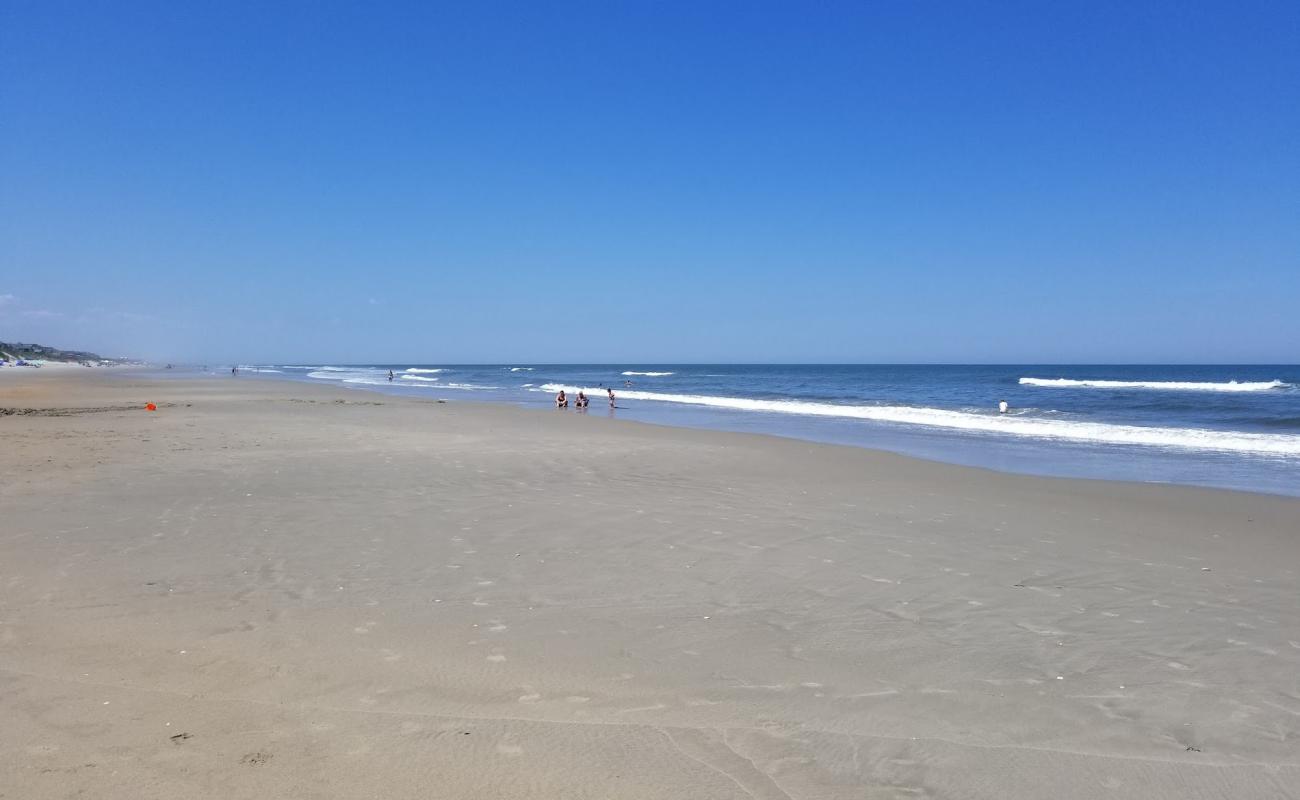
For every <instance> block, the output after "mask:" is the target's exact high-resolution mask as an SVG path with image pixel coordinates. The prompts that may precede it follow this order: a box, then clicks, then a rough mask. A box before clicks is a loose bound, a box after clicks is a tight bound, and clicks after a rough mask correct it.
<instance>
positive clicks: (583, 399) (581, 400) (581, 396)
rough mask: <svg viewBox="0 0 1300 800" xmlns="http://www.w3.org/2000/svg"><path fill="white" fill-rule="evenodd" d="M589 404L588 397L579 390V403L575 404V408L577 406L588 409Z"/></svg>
mask: <svg viewBox="0 0 1300 800" xmlns="http://www.w3.org/2000/svg"><path fill="white" fill-rule="evenodd" d="M588 402H589V401H588V400H587V395H586V394H584V393H583V392H582V391H581V390H579V391H578V401H577V402H576V403H574V406H575V407H576V408H586V407H587V403H588Z"/></svg>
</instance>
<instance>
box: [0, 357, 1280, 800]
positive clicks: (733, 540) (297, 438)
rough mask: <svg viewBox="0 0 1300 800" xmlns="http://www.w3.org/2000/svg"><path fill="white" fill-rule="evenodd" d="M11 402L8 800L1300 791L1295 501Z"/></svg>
mask: <svg viewBox="0 0 1300 800" xmlns="http://www.w3.org/2000/svg"><path fill="white" fill-rule="evenodd" d="M146 401H153V402H156V403H158V404H159V406H160V409H159V411H158V412H157V413H147V412H145V411H143V410H142V408H141V407H142V406H143V405H144V403H145V402H146ZM0 408H3V409H6V410H12V409H21V410H32V409H36V410H37V412H36V413H22V414H18V413H9V414H4V415H0V797H3V798H6V799H7V800H9V799H13V800H18V799H21V800H34V799H37V798H63V797H82V796H84V797H94V798H124V799H125V798H130V800H138V799H139V798H167V799H168V800H175V798H259V799H260V798H361V797H371V798H434V797H436V798H529V799H530V800H531V799H535V798H593V799H595V798H708V799H709V800H719V799H722V800H725V799H726V798H760V799H761V800H773V799H775V800H781V799H782V798H795V799H797V800H804V799H805V798H806V799H808V800H812V799H813V798H892V797H899V798H914V797H944V798H1093V797H1106V798H1278V797H1297V796H1300V575H1298V573H1297V570H1298V568H1300V501H1298V500H1295V499H1287V498H1280V497H1269V496H1262V495H1250V494H1243V493H1233V492H1223V491H1211V490H1201V489H1193V488H1182V487H1164V486H1146V485H1136V484H1124V483H1108V482H1090V481H1077V480H1055V479H1044V478H1033V477H1025V476H1015V475H1003V474H997V473H993V472H987V471H981V470H975V469H969V468H963V467H954V466H946V465H942V464H934V463H929V462H924V461H919V460H914V459H909V458H905V457H901V456H894V455H889V454H882V453H875V452H870V451H865V450H858V449H852V448H841V447H831V446H825V445H816V444H808V443H803V442H797V441H789V440H782V439H776V438H769V437H760V436H751V435H741V434H727V433H709V432H700V431H688V430H676V429H670V428H662V427H654V426H649V425H640V424H633V423H624V422H618V421H610V420H608V419H606V418H605V417H604V412H603V411H602V412H601V413H599V414H598V413H596V412H594V411H593V413H592V414H591V415H589V416H585V417H584V416H581V415H578V414H576V413H573V412H568V413H562V412H554V411H550V410H546V411H542V410H538V411H526V410H521V409H517V408H510V407H492V406H482V405H473V404H466V403H448V404H442V405H440V404H436V403H432V402H427V401H416V400H406V399H401V398H391V397H383V396H378V395H370V394H365V393H361V392H348V391H339V390H331V389H325V388H320V387H314V386H307V385H300V384H288V383H276V382H269V381H262V380H243V379H231V378H222V379H210V380H184V381H182V380H176V381H166V382H147V381H142V380H135V379H130V378H125V377H122V376H115V377H103V376H99V375H95V374H93V373H92V374H89V375H88V374H85V373H71V372H66V371H65V372H62V373H59V374H57V375H41V374H35V375H32V374H25V375H23V376H13V375H6V376H4V377H3V378H0Z"/></svg>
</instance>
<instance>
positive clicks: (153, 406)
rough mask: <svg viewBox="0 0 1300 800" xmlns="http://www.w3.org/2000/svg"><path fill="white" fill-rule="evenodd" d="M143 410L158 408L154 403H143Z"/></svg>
mask: <svg viewBox="0 0 1300 800" xmlns="http://www.w3.org/2000/svg"><path fill="white" fill-rule="evenodd" d="M144 410H145V411H157V410H158V406H156V405H154V404H153V403H145V404H144Z"/></svg>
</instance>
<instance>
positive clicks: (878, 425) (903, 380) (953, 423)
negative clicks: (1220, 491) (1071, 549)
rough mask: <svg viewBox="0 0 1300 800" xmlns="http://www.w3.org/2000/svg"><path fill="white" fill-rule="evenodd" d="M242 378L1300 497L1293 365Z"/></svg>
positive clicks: (597, 369)
mask: <svg viewBox="0 0 1300 800" xmlns="http://www.w3.org/2000/svg"><path fill="white" fill-rule="evenodd" d="M390 369H391V370H392V371H393V377H394V379H393V380H392V381H389V380H388V372H389V370H390ZM241 375H242V376H244V377H258V376H265V377H277V378H290V379H295V380H303V381H308V382H313V383H324V384H339V385H342V386H347V387H354V388H362V389H371V390H377V391H382V392H393V393H400V394H410V395H416V396H438V397H448V398H454V397H463V398H466V399H475V400H487V401H497V402H510V403H516V404H520V405H525V406H530V407H540V408H546V407H549V406H551V405H552V404H553V396H554V394H555V392H556V391H558V390H559V389H560V388H564V389H566V390H567V391H568V392H569V393H570V394H571V395H572V394H575V393H576V392H577V391H578V390H585V391H586V392H587V393H588V394H589V395H590V396H591V402H592V405H591V410H590V411H589V412H588V413H600V414H607V413H610V412H609V409H608V403H607V401H606V399H605V395H604V392H605V389H606V388H607V387H612V388H613V389H614V391H615V394H616V396H617V398H618V399H617V402H618V406H619V408H618V409H617V410H616V411H614V412H613V413H614V414H616V415H617V416H620V417H623V418H627V419H634V420H641V421H646V422H656V423H663V424H671V425H682V426H689V427H702V428H716V429H723V430H736V431H750V432H759V433H768V434H776V435H781V436H790V437H795V438H802V439H809V440H814V441H823V442H834V443H840V444H850V445H858V446H864V447H873V448H880V449H885V450H892V451H896V452H900V453H907V454H910V455H916V456H922V457H925V458H930V459H935V460H940V461H948V462H952V463H960V464H968V465H973V466H982V467H990V468H994V469H999V470H1005V471H1013V472H1026V473H1031V474H1043V475H1059V476H1070V477H1088V478H1113V479H1122V480H1139V481H1156V482H1170V483H1186V484H1195V485H1204V486H1218V487H1224V488H1233V489H1245V490H1250V491H1260V492H1270V493H1280V494H1293V495H1300V367H1296V366H1285V365H1273V366H1259V365H1252V366H1240V365H1236V366H1233V365H1226V366H1170V365H1148V366H1141V365H1123V366H1078V365H1071V366H1060V365H1000V366H946V365H943V366H933V365H916V366H908V365H904V366H898V365H737V364H728V365H716V364H714V365H699V364H695V365H674V364H608V365H519V364H494V365H456V364H374V365H329V364H314V365H313V364H292V365H260V366H258V365H247V366H245V367H244V368H243V369H242V371H241ZM1001 400H1005V401H1006V402H1007V404H1008V411H1007V413H1005V414H1003V413H1000V412H999V410H998V403H999V401H1001Z"/></svg>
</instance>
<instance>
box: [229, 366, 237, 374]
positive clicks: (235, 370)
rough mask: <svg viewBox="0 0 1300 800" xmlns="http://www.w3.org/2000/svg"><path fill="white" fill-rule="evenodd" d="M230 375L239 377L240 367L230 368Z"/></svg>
mask: <svg viewBox="0 0 1300 800" xmlns="http://www.w3.org/2000/svg"><path fill="white" fill-rule="evenodd" d="M230 374H231V375H238V374H239V367H231V368H230Z"/></svg>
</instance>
